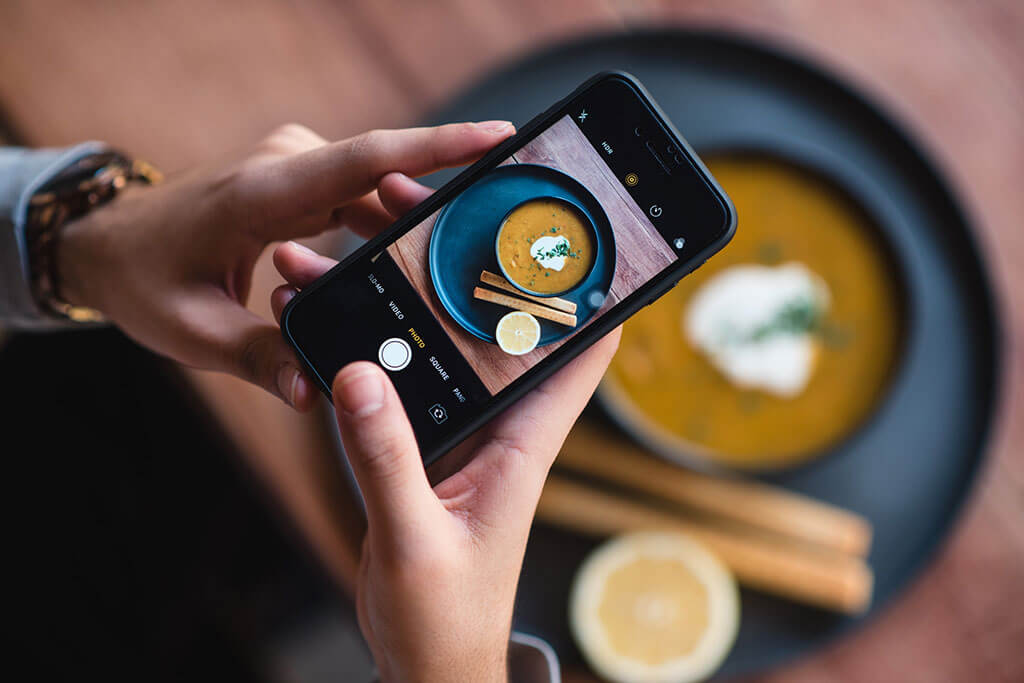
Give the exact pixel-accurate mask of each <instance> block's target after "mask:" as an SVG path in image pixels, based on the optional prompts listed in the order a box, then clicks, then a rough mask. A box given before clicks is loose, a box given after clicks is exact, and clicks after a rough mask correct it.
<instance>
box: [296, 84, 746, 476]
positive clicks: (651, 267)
mask: <svg viewBox="0 0 1024 683" xmlns="http://www.w3.org/2000/svg"><path fill="white" fill-rule="evenodd" d="M735 224H736V219H735V214H734V211H733V209H732V205H731V203H730V202H729V200H728V198H727V197H726V195H725V194H724V193H723V192H722V190H721V189H720V188H719V187H718V185H717V183H715V181H714V179H713V178H712V177H711V176H710V174H709V173H708V171H707V169H706V168H705V167H704V166H703V164H702V163H701V162H700V160H699V159H698V158H697V156H696V155H695V154H694V153H693V151H692V150H691V149H690V148H689V146H688V145H687V144H686V142H685V141H684V140H683V139H682V137H681V135H679V133H678V132H677V131H675V129H674V128H673V127H672V126H671V124H670V123H669V122H668V121H667V120H666V119H665V117H664V115H663V114H662V113H661V112H660V110H659V109H658V108H657V106H656V105H655V104H654V102H653V100H652V99H651V98H650V96H649V95H648V94H647V93H646V92H645V91H644V89H643V87H642V86H641V85H640V84H639V83H638V82H637V81H636V80H635V79H633V78H632V77H630V76H628V75H626V74H621V73H608V74H601V75H599V76H596V77H595V78H593V79H591V80H590V81H588V82H587V83H585V84H584V85H583V86H581V87H580V88H579V89H577V90H576V91H575V92H574V93H572V94H570V95H569V96H568V97H567V98H566V99H565V100H563V101H561V102H559V103H557V104H556V105H555V106H553V107H552V108H551V109H549V110H548V111H547V112H545V113H544V114H541V115H540V116H538V117H537V118H535V119H534V120H533V121H531V122H529V123H527V124H526V125H525V126H524V127H523V129H522V130H521V131H520V132H519V133H518V134H517V135H516V136H514V137H513V138H510V139H509V140H506V141H505V142H504V143H502V144H501V145H499V146H498V147H497V148H496V149H494V150H492V151H491V152H490V153H488V154H487V155H486V156H484V158H482V159H481V160H479V161H478V162H477V163H476V164H474V165H473V166H472V167H470V168H469V169H467V170H466V171H464V172H463V173H462V174H460V175H459V176H458V177H457V178H455V180H453V181H452V182H450V183H449V184H447V185H446V186H445V187H443V188H441V189H440V190H439V191H438V192H436V193H435V194H433V195H431V196H430V197H429V198H428V199H426V200H425V201H424V202H423V203H422V204H421V205H419V206H417V207H416V208H415V209H413V210H412V211H410V212H409V213H408V214H407V215H406V216H404V217H403V218H402V219H400V220H399V221H398V222H397V223H396V224H395V225H394V226H393V227H392V228H391V229H389V230H388V231H387V232H385V233H384V234H382V235H380V236H379V237H377V238H376V239H374V240H372V241H370V242H369V243H368V244H366V245H365V246H364V247H363V248H361V249H360V250H358V251H357V252H356V253H354V254H353V255H351V256H350V257H348V258H347V259H345V261H343V262H342V263H341V264H339V265H338V266H336V267H334V268H333V269H332V270H331V271H330V272H328V273H327V274H326V275H324V276H323V277H322V278H320V279H319V280H318V281H316V282H314V283H311V284H309V285H308V286H306V287H304V288H303V289H302V291H301V293H300V294H299V295H297V296H296V297H295V298H294V299H293V300H292V301H291V302H290V303H289V304H288V305H287V307H286V308H285V310H284V312H283V313H282V315H281V327H282V330H283V332H284V334H285V336H286V338H287V339H288V340H289V342H290V343H291V344H292V345H293V347H294V348H295V350H296V353H297V354H298V355H299V357H300V358H301V359H302V361H303V363H304V364H305V366H306V368H307V370H308V372H309V373H310V375H311V376H312V377H314V379H315V380H316V381H317V382H318V384H319V386H320V387H321V389H322V390H323V391H325V392H327V393H330V383H331V381H332V378H333V377H334V376H335V374H336V373H337V372H338V371H339V370H340V369H341V368H342V367H344V366H346V365H348V364H349V363H351V362H353V361H357V360H366V361H370V362H373V363H375V364H377V365H378V366H380V367H382V368H384V369H385V370H386V371H387V374H388V376H389V378H390V379H391V382H392V383H393V384H394V387H395V389H396V390H397V393H398V396H399V397H400V400H401V402H402V404H403V406H404V407H405V411H406V415H407V417H408V419H409V421H410V422H411V424H412V429H413V432H414V433H415V435H416V439H417V441H418V443H419V447H420V451H421V454H422V456H423V459H424V461H425V462H426V463H431V462H433V461H434V460H435V459H436V458H438V457H439V456H440V455H441V454H443V453H445V452H447V451H449V450H450V449H451V448H453V447H454V446H455V445H456V444H458V443H459V442H461V441H462V440H463V439H465V438H466V437H468V436H469V435H470V434H471V433H473V432H474V431H475V430H477V429H479V428H480V427H481V426H483V425H484V424H485V423H486V422H487V421H488V420H490V419H492V418H494V417H495V416H496V415H498V414H499V413H500V412H501V411H502V410H504V409H506V408H507V407H509V406H510V405H512V404H513V403H514V402H515V401H516V400H518V399H520V398H521V397H523V396H524V395H526V393H527V392H529V391H530V390H531V389H532V388H534V387H535V386H537V385H538V383H540V382H542V381H543V380H544V379H545V378H547V377H549V376H551V374H552V373H554V372H555V371H557V370H558V369H559V368H560V367H562V366H564V365H565V364H566V363H568V362H569V361H571V360H572V359H573V358H574V357H575V356H577V355H578V354H579V353H581V352H582V351H583V350H584V349H586V348H587V347H588V346H590V345H591V344H593V343H595V342H596V341H597V340H598V339H600V338H601V337H603V336H604V335H605V334H607V333H608V332H609V331H610V330H612V329H613V328H615V327H616V326H617V325H619V324H620V323H621V322H622V321H624V320H625V319H626V318H627V317H629V316H630V315H631V314H633V313H635V312H636V311H637V310H639V309H640V308H641V307H642V306H644V305H646V304H648V303H650V302H652V301H653V300H654V299H656V298H657V297H658V296H660V295H662V294H664V293H665V292H666V291H668V290H669V289H670V288H671V287H672V286H673V285H674V284H675V283H676V282H677V281H678V280H679V278H681V277H683V276H684V275H685V274H686V273H688V272H690V271H691V270H693V269H694V268H696V267H698V266H699V265H700V264H701V263H703V262H704V260H706V259H707V257H708V256H710V255H711V254H713V253H715V252H716V251H717V250H718V249H720V248H721V247H722V246H724V245H725V244H726V243H727V242H728V240H729V239H730V237H731V236H732V233H733V230H734V229H735Z"/></svg>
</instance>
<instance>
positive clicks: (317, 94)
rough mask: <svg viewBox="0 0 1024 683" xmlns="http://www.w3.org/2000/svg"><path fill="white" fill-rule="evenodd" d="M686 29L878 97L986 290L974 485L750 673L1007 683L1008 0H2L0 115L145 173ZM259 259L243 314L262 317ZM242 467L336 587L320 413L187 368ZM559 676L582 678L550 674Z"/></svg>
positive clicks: (42, 137)
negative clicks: (535, 64) (802, 63)
mask: <svg viewBox="0 0 1024 683" xmlns="http://www.w3.org/2000/svg"><path fill="white" fill-rule="evenodd" d="M670 24H685V25H687V26H695V25H696V26H709V27H714V28H725V29H729V30H735V31H739V32H743V33H748V34H753V35H756V36H761V37H764V38H766V39H769V40H773V41H779V42H782V43H784V44H785V45H787V46H788V47H790V48H793V49H796V50H799V51H802V52H804V53H806V54H809V55H811V56H813V57H815V58H817V59H818V60H820V61H821V62H823V63H824V64H826V65H827V66H830V67H831V68H832V69H834V70H836V71H837V72H839V73H840V74H843V75H845V76H846V77H848V78H850V79H852V80H853V81H855V82H857V83H859V85H860V86H861V87H862V88H864V89H866V90H868V91H869V92H871V93H873V94H874V95H875V96H876V97H878V98H880V99H881V100H882V101H883V102H884V103H885V104H886V105H887V106H888V108H890V109H891V110H893V111H895V113H896V114H897V115H899V116H900V117H902V118H903V119H904V120H905V121H906V122H908V123H909V124H910V125H911V126H912V127H913V128H914V129H916V131H917V133H918V135H919V137H921V138H922V139H923V141H924V143H925V145H926V146H927V147H929V148H930V150H931V151H932V152H933V154H934V156H935V157H936V159H937V160H938V161H939V163H940V164H941V165H943V166H944V167H945V170H946V171H947V173H948V175H949V177H950V179H951V180H952V181H953V182H954V184H955V186H956V187H957V188H958V190H959V191H960V194H961V197H962V199H963V200H964V202H965V204H966V206H967V208H968V210H969V211H970V212H971V213H972V214H973V215H974V216H975V218H976V219H977V224H978V228H979V232H980V237H981V239H982V242H983V245H984V247H985V251H986V253H987V255H988V257H989V262H990V264H991V266H992V270H993V273H994V279H995V280H996V282H997V285H998V287H999V291H1000V293H1001V298H1002V302H1001V303H1002V312H1003V314H1004V321H1005V336H1006V340H1007V351H1006V354H1005V360H1006V363H1005V372H1004V374H1003V378H1004V382H1003V385H1002V393H1003V402H1002V409H1001V412H1000V419H999V421H998V424H997V429H996V433H995V438H994V440H993V443H992V447H991V449H990V453H989V459H988V461H987V465H986V467H985V468H984V471H983V472H982V474H981V477H980V479H979V482H978V485H977V488H976V490H975V493H974V495H973V497H972V500H971V501H970V503H969V504H968V505H967V507H966V508H965V510H964V515H963V517H962V519H961V520H960V521H959V523H958V524H957V525H956V528H955V530H954V533H953V535H952V537H951V539H950V540H949V542H948V543H946V544H945V546H944V548H943V549H942V550H941V552H940V553H939V555H938V556H937V557H936V559H935V562H934V563H933V564H932V566H931V567H930V568H929V569H928V570H927V571H926V572H925V574H924V575H923V576H922V578H921V579H920V580H919V581H918V582H917V583H916V584H914V585H913V586H912V587H911V588H910V589H909V590H908V591H907V592H906V594H905V595H903V596H902V597H900V598H899V599H898V600H896V601H895V602H894V604H892V606H890V607H888V608H887V609H886V610H884V612H883V613H882V614H881V615H880V616H879V617H878V618H877V619H875V620H874V621H873V622H872V623H871V624H869V625H868V626H866V627H865V628H863V629H860V630H859V631H857V632H856V633H854V634H853V635H852V636H850V637H848V638H846V639H844V640H842V641H841V642H838V643H836V644H834V645H833V646H831V647H829V648H827V649H825V650H824V651H822V652H820V653H818V654H816V655H814V656H812V657H809V658H806V659H804V660H802V661H799V662H796V663H794V664H792V665H790V666H788V667H787V668H785V669H784V670H780V671H777V672H772V673H771V674H769V675H767V676H764V677H762V678H760V679H759V680H778V681H798V682H799V681H877V680H908V681H964V680H972V679H973V680H979V681H1021V680H1024V651H1022V650H1021V644H1022V643H1024V617H1022V616H1021V612H1022V607H1024V457H1022V451H1024V404H1022V396H1024V393H1022V390H1024V346H1022V341H1024V228H1022V225H1021V221H1022V219H1024V192H1021V190H1020V189H1019V185H1020V183H1021V182H1022V179H1024V130H1022V128H1024V116H1022V113H1021V112H1022V111H1024V4H1022V3H1020V2H1019V1H1017V0H977V1H975V2H970V3H967V2H956V1H953V0H951V1H949V2H934V1H931V0H904V1H903V2H888V1H886V0H862V1H861V2H856V3H850V2H847V3H839V2H835V3H826V2H818V1H817V0H691V1H689V2H673V1H667V0H666V1H661V0H640V1H639V2H630V1H628V0H565V1H564V2H551V1H550V0H519V1H518V2H515V3H502V2H499V1H498V0H438V1H437V2H432V3H415V2H410V1H409V0H405V1H401V0H354V1H352V2H347V3H332V2H329V1H328V0H293V2H290V3H284V2H277V1H275V0H251V1H249V2H244V3H242V2H223V3H206V2H201V1H200V0H182V1H181V2H176V3H156V2H131V3H129V2H109V3H79V2H74V1H73V0H21V1H18V0H15V1H14V2H6V3H4V4H3V5H2V6H0V45H2V46H3V49H2V50H0V121H3V122H4V125H3V126H2V127H4V128H8V129H9V130H8V133H10V134H13V135H14V136H15V137H16V138H17V139H21V140H24V141H26V142H28V143H30V144H34V145H62V144H68V143H71V142H75V141H78V140H82V139H87V138H94V139H102V140H107V141H109V142H112V143H114V144H116V145H118V146H120V147H122V148H124V149H126V150H129V151H130V152H132V153H134V154H136V155H139V156H141V157H144V158H148V159H150V160H152V161H153V162H155V163H157V164H158V165H159V166H162V167H163V168H164V169H166V170H170V171H173V170H175V169H182V168H186V167H188V166H191V165H193V164H196V163H201V162H207V161H210V160H214V159H217V158H218V157H221V156H222V155H224V154H227V153H230V152H231V151H233V150H237V149H239V148H241V147H243V146H244V145H246V144H248V143H250V142H252V141H253V140H255V139H256V138H257V137H258V136H261V135H263V134H265V133H266V132H267V131H269V130H270V129H271V128H272V127H273V126H275V125H277V124H279V123H283V122H286V121H290V120H296V121H301V122H304V123H306V124H307V125H310V126H311V127H313V128H314V129H316V130H318V131H319V132H320V133H322V134H323V135H325V136H326V137H328V138H338V137H342V136H345V135H348V134H352V133H355V132H357V131H360V130H363V129H367V128H371V127H387V126H398V125H403V124H408V123H411V122H414V121H416V120H417V119H418V118H420V117H421V116H422V115H423V114H424V112H426V111H427V110H429V109H430V108H431V107H434V106H436V105H438V104H440V103H441V102H442V101H443V100H444V99H445V98H446V97H448V96H450V95H451V94H453V93H454V92H456V91H457V90H458V89H459V88H460V87H463V86H465V85H467V84H468V83H469V82H471V81H472V80H474V79H476V78H478V77H481V76H482V75H483V74H484V73H485V72H486V71H487V70H488V69H489V68H491V67H494V66H496V65H498V64H500V63H503V62H505V61H506V60H508V59H511V58H514V57H515V56H518V55H521V54H524V53H526V52H527V51H529V50H532V49H535V48H537V47H539V46H542V45H546V44H550V43H552V42H554V41H557V40H561V39H564V38H567V37H571V36H577V35H581V34H584V33H587V32H590V31H594V30H622V29H628V28H629V27H630V26H634V25H658V26H665V25H670ZM275 284H276V282H275V278H274V276H273V275H272V274H271V273H270V271H269V270H268V267H267V265H266V263H264V264H262V265H261V267H260V270H259V272H258V275H257V286H256V287H254V292H253V307H254V308H255V309H257V310H260V311H262V312H263V313H265V314H269V311H268V310H267V308H268V307H267V306H266V304H265V302H266V300H267V295H268V294H269V292H270V290H271V289H272V287H273V286H274V285H275ZM191 375H192V378H193V379H194V381H195V383H196V384H197V386H198V387H199V389H200V390H201V391H202V393H203V394H204V396H205V397H206V399H207V400H208V402H209V405H210V408H211V409H212V410H213V411H214V412H215V414H216V415H217V416H218V417H219V418H220V419H221V420H222V421H223V423H224V425H225V427H226V428H227V430H228V431H229V433H230V434H231V435H232V436H233V437H234V438H235V439H236V440H237V442H238V444H239V446H240V448H241V451H242V452H243V453H244V454H245V456H246V461H247V462H248V463H249V464H250V465H251V467H252V468H253V469H254V470H255V471H256V472H258V473H259V474H260V475H261V476H262V477H263V481H264V482H265V483H266V485H267V486H268V488H269V489H270V490H272V491H273V492H274V493H275V494H276V495H277V499H278V500H279V501H280V502H281V506H282V509H283V510H285V511H286V512H287V513H288V514H289V515H290V516H291V518H292V519H293V520H294V522H295V524H296V526H297V528H298V529H300V530H301V531H302V533H304V534H305V536H306V538H307V539H308V540H309V542H310V543H311V544H312V546H313V547H314V548H315V549H316V550H317V551H318V553H319V554H320V556H321V557H322V558H323V560H324V562H325V564H326V565H327V566H328V567H329V568H330V569H331V570H332V571H333V572H334V575H335V576H337V577H338V579H339V582H341V583H342V584H344V583H345V582H346V581H347V578H346V577H350V576H352V572H353V569H354V562H355V545H354V543H353V539H354V538H355V537H356V535H357V532H358V529H359V522H358V517H357V516H356V515H355V514H354V512H353V509H352V507H351V501H350V500H349V499H348V497H347V496H346V493H345V490H344V487H343V486H342V485H341V484H340V482H339V481H338V479H337V477H336V464H335V463H334V462H333V460H332V458H333V457H334V456H333V453H332V449H331V446H330V439H329V437H328V434H327V433H326V431H325V428H324V424H323V421H322V420H320V419H319V416H312V417H310V416H306V417H299V416H296V415H293V414H291V413H290V412H289V411H287V410H286V409H284V408H283V407H282V406H280V405H279V404H277V403H276V402H275V401H273V400H271V399H269V398H268V397H267V396H264V395H263V394H261V393H260V392H258V391H257V390H255V389H252V388H250V387H246V386H243V385H242V384H240V383H239V382H236V381H234V380H232V379H230V378H226V377H220V376H213V375H210V374H207V373H191ZM566 678H567V679H568V680H589V677H588V676H587V674H585V673H583V672H567V674H566Z"/></svg>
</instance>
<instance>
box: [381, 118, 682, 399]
mask: <svg viewBox="0 0 1024 683" xmlns="http://www.w3.org/2000/svg"><path fill="white" fill-rule="evenodd" d="M379 258H386V259H389V260H391V261H392V262H393V263H394V265H395V266H396V267H397V269H398V270H399V271H400V272H401V274H402V275H404V277H405V278H406V279H407V280H408V282H409V284H410V285H411V286H412V288H413V289H414V290H415V292H416V294H417V295H418V296H419V297H420V298H421V299H422V300H423V302H424V303H425V304H426V306H427V307H428V308H429V309H430V312H431V313H432V314H433V315H434V317H436V318H437V319H438V321H439V322H440V324H441V326H442V328H443V330H444V332H445V333H446V334H447V336H448V337H449V338H450V339H451V341H452V342H453V344H454V345H455V347H456V349H457V350H458V352H459V353H460V354H461V356H462V357H463V358H464V359H465V361H466V362H467V364H468V365H469V366H470V367H471V368H472V370H473V372H474V373H475V374H476V375H477V376H478V377H479V379H480V381H481V383H482V384H483V386H484V387H485V388H486V390H487V391H488V392H489V393H490V394H492V395H493V394H496V393H498V392H499V391H501V390H502V389H504V388H505V387H506V386H508V385H509V384H510V383H512V382H513V381H515V380H516V379H517V378H519V377H520V376H521V375H522V374H523V373H524V372H526V371H527V370H529V369H530V368H532V367H533V366H534V365H535V364H536V363H538V362H539V361H540V360H542V359H543V358H545V357H546V356H547V355H549V354H550V353H551V352H552V351H554V350H555V349H557V348H558V347H559V346H561V345H562V344H563V343H565V341H566V340H567V339H569V338H570V337H572V335H574V334H576V333H577V332H578V331H579V330H581V329H583V328H584V327H586V326H587V325H588V324H590V323H591V322H593V321H594V320H595V319H597V317H599V316H600V315H602V314H603V313H604V312H606V311H607V310H609V309H610V308H611V307H613V306H614V305H615V304H617V303H618V302H620V301H621V300H622V299H624V298H625V297H627V296H629V295H630V294H631V293H633V292H634V291H636V289H637V288H639V287H640V286H642V285H643V284H645V283H646V282H648V281H649V280H651V279H652V278H653V277H655V276H656V275H657V274H659V273H660V272H662V271H663V270H665V268H667V267H668V266H669V265H671V264H672V263H673V262H674V261H675V260H676V255H675V253H674V250H673V248H672V247H671V245H669V244H668V243H667V242H666V241H665V239H664V238H663V237H662V236H661V235H660V234H659V232H658V231H657V229H656V228H655V227H654V225H653V224H652V223H651V220H650V219H649V218H648V216H647V214H646V213H645V212H644V210H642V209H641V208H640V207H639V206H637V205H636V202H635V201H634V200H633V198H632V197H631V196H630V194H629V192H628V191H627V190H626V188H625V187H624V186H623V179H621V178H618V177H616V175H615V174H614V173H613V172H612V170H611V169H610V168H609V166H608V165H607V164H606V163H605V161H604V160H603V159H602V153H601V151H600V150H598V149H596V148H595V146H594V144H593V143H592V142H591V141H590V140H588V138H587V137H586V136H585V135H584V133H583V132H582V131H581V130H580V128H579V127H578V125H577V123H576V122H575V121H574V120H573V118H571V117H569V116H565V117H563V118H562V119H560V120H559V121H557V122H556V123H555V124H554V125H553V126H551V127H550V128H548V129H547V130H546V131H544V132H543V133H541V134H540V135H538V136H537V137H536V138H534V139H533V140H532V141H530V142H529V143H527V144H526V145H525V146H524V147H523V148H521V149H519V150H518V151H516V152H515V153H514V154H513V155H511V156H510V157H509V158H508V159H506V160H504V161H503V162H502V163H501V164H500V165H499V166H497V167H496V168H494V169H493V170H491V171H490V172H489V173H487V174H486V175H484V176H483V177H481V178H480V179H479V180H478V181H477V182H475V183H474V184H473V185H471V186H469V187H468V188H467V189H466V190H465V191H464V192H463V193H461V194H460V195H459V196H458V197H456V198H455V199H453V200H452V201H450V202H449V203H448V204H446V205H445V206H443V207H442V208H441V209H439V210H438V211H437V212H435V213H434V214H433V215H431V216H430V217H429V218H427V219H426V220H424V221H423V222H422V223H420V224H419V225H417V226H416V227H414V228H413V229H412V230H410V231H409V232H407V233H405V234H404V235H403V236H402V237H400V238H399V239H398V240H397V241H395V242H394V243H393V244H391V245H390V246H389V247H387V249H386V250H385V251H384V252H382V253H381V254H380V255H379Z"/></svg>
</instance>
